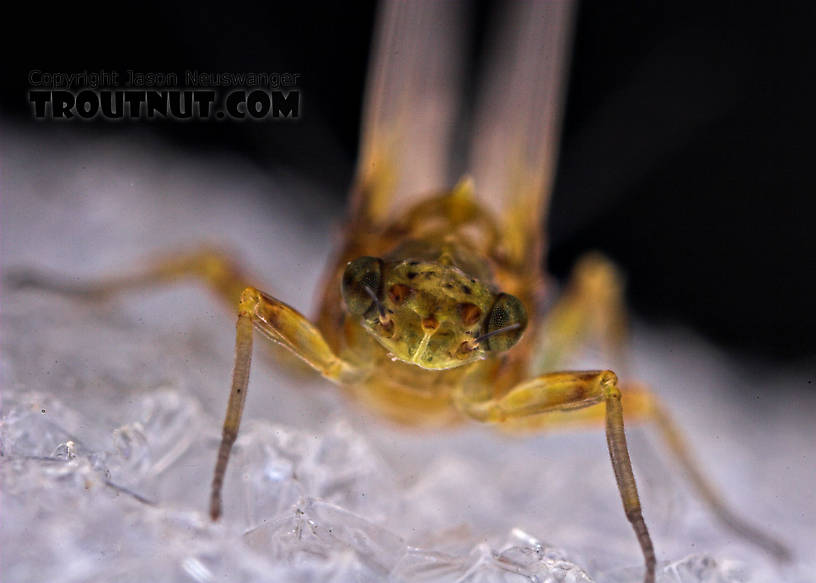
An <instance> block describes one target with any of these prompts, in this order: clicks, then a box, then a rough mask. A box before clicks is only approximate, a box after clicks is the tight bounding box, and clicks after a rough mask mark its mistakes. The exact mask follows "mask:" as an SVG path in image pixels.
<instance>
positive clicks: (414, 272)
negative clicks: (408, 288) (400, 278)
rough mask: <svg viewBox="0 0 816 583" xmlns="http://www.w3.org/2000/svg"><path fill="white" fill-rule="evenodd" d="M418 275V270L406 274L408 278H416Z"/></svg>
mask: <svg viewBox="0 0 816 583" xmlns="http://www.w3.org/2000/svg"><path fill="white" fill-rule="evenodd" d="M416 276H417V274H416V271H409V272H408V273H406V274H405V277H407V278H408V279H414V278H415V277H416Z"/></svg>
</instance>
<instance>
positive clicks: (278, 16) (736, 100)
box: [0, 1, 816, 361]
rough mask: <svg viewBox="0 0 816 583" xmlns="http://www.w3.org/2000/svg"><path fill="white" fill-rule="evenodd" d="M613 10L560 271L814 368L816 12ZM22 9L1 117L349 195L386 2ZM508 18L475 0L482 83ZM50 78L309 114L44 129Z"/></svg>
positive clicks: (475, 54) (559, 252)
mask: <svg viewBox="0 0 816 583" xmlns="http://www.w3.org/2000/svg"><path fill="white" fill-rule="evenodd" d="M614 4H615V5H614V6H613V3H610V2H587V3H585V4H583V5H582V6H581V7H580V9H579V11H578V19H577V26H576V32H575V44H574V48H573V57H574V58H573V63H572V68H571V73H570V75H571V77H570V85H569V93H568V100H567V109H566V120H565V123H564V135H563V142H562V143H563V147H562V153H561V159H560V166H559V172H558V178H557V185H556V192H555V197H554V202H553V208H552V212H551V215H550V225H549V229H550V233H551V247H550V258H549V262H550V268H551V270H552V271H553V272H554V273H555V274H556V275H558V276H559V277H565V276H566V274H567V273H568V271H569V268H570V265H572V263H573V262H574V260H575V258H576V257H577V256H578V255H580V254H581V253H582V252H584V251H585V250H588V249H601V250H603V251H604V252H605V253H607V254H608V255H609V256H611V257H612V258H613V259H614V260H615V261H617V262H618V263H619V264H620V265H621V266H622V267H623V269H624V270H625V272H626V273H627V277H628V295H629V301H630V303H631V304H632V306H633V307H634V309H635V310H636V311H637V312H639V313H640V314H642V315H644V316H647V317H649V318H650V319H652V320H662V321H670V322H681V323H684V324H687V325H689V326H692V327H694V328H695V329H697V330H698V331H700V332H702V333H704V334H705V335H707V336H709V337H711V338H713V339H715V340H716V341H717V342H719V343H721V344H723V345H725V346H728V347H729V348H731V349H733V350H735V351H738V352H741V353H743V354H748V355H752V356H760V357H763V358H767V359H775V360H779V359H781V360H787V361H791V360H798V359H801V358H812V357H813V355H814V354H816V317H815V316H814V308H813V299H812V298H813V284H814V277H813V275H812V273H813V269H814V265H813V262H814V261H813V260H814V257H816V253H814V251H816V244H814V236H813V234H812V230H811V224H812V223H813V220H814V216H816V215H815V214H814V211H816V203H814V197H816V173H814V171H813V169H812V158H813V156H812V153H813V151H814V148H813V147H812V144H813V142H814V136H816V133H814V129H816V126H815V125H814V123H813V117H812V115H811V111H812V108H813V103H814V102H815V101H814V97H816V92H814V90H813V82H812V77H813V74H814V67H813V65H814V62H816V61H814V59H813V44H814V43H813V41H812V40H811V35H812V28H813V26H814V24H813V23H814V22H816V19H814V16H816V14H814V10H813V9H812V8H809V7H807V6H806V5H804V4H803V5H802V6H797V7H791V6H789V7H787V8H785V9H784V11H781V9H779V8H777V7H771V6H770V5H767V4H766V5H764V6H757V7H752V6H749V5H745V4H743V3H733V4H728V3H718V4H716V5H707V4H701V5H700V6H697V7H695V6H692V5H690V4H688V3H676V4H671V5H669V4H666V5H660V4H659V3H649V4H646V3H643V4H642V5H637V6H634V5H626V4H620V3H614ZM712 4H713V3H712ZM17 9H18V10H21V11H22V12H18V14H17V15H16V16H14V17H13V18H12V17H7V18H5V19H4V23H3V24H2V25H0V26H2V34H0V39H2V40H0V49H1V50H2V53H3V55H4V57H3V60H2V71H0V74H2V79H3V83H2V93H0V116H2V119H4V120H6V121H12V122H13V123H18V124H23V125H25V126H26V127H28V128H30V130H31V131H33V132H38V133H40V134H41V135H43V136H44V137H46V135H47V134H56V133H59V132H88V133H105V132H117V133H122V132H131V133H133V134H134V135H135V134H138V133H143V132H154V133H157V134H159V135H160V136H161V137H162V138H163V139H166V140H167V141H168V142H170V143H172V144H174V145H176V146H178V147H181V148H185V149H188V150H190V151H193V152H195V151H201V150H215V151H232V152H238V153H240V154H241V155H243V156H246V157H247V158H248V159H250V160H252V161H254V162H255V163H256V164H258V165H259V166H260V167H262V168H266V169H270V171H272V169H274V168H279V167H281V166H286V167H288V168H292V169H294V170H295V171H298V172H300V173H302V174H303V175H304V176H307V177H309V178H310V179H312V180H315V181H317V182H321V183H323V185H324V186H325V187H327V188H328V189H329V190H330V191H332V192H335V193H336V195H337V196H338V197H345V196H346V189H347V187H348V185H349V182H350V179H351V175H352V170H353V163H354V158H355V152H356V147H357V139H358V125H359V114H360V104H361V100H362V93H363V83H364V77H365V70H366V66H367V61H368V50H369V42H370V38H371V32H372V26H373V22H374V10H375V6H374V3H373V2H360V3H355V4H354V5H353V6H340V5H335V4H328V3H327V4H325V5H324V4H313V3H307V2H301V3H277V2H269V3H263V4H261V3H259V4H258V5H254V4H252V3H248V4H240V5H239V4H222V3H215V2H211V1H208V2H203V3H199V4H198V5H196V6H195V7H180V6H175V5H171V4H165V5H161V6H154V7H149V6H144V5H139V6H138V7H137V6H136V5H132V6H131V5H122V6H119V7H115V6H111V5H108V6H105V7H101V8H91V7H88V6H87V5H82V6H80V5H71V6H63V7H62V8H60V9H59V11H58V12H50V9H49V8H47V7H44V6H40V5H31V6H30V7H28V8H25V7H22V6H18V7H17ZM500 10H502V5H501V4H500V3H492V2H479V3H477V4H476V5H475V7H474V14H473V18H474V26H473V31H474V32H473V43H472V47H471V48H470V56H471V59H470V60H471V63H470V66H471V67H472V69H473V71H474V72H475V71H476V70H478V65H479V60H480V57H481V55H482V53H483V51H484V47H483V45H482V44H480V39H481V38H482V36H483V32H484V31H485V30H486V29H487V28H489V26H490V22H491V19H492V18H493V17H494V16H495V14H496V13H497V12H498V11H500ZM35 68H36V69H42V70H47V71H52V72H57V71H59V72H63V71H65V72H69V71H70V72H75V71H82V70H88V71H95V70H99V69H109V70H110V69H115V70H119V71H120V72H122V73H123V74H124V71H125V70H126V69H134V70H139V71H176V72H178V73H181V72H182V71H184V70H185V69H199V70H201V71H212V72H218V71H233V72H246V71H276V72H292V73H300V74H301V78H300V83H299V85H300V87H301V89H302V93H303V112H302V113H303V115H302V119H301V120H299V121H297V122H294V123H271V124H262V123H217V122H209V123H203V122H192V123H147V122H139V123H123V124H113V123H109V122H104V121H97V122H90V123H87V122H79V121H74V122H70V123H54V122H45V123H43V122H40V123H36V122H33V121H32V120H31V114H30V110H29V107H28V104H27V100H26V90H27V88H28V82H27V73H28V71H29V70H30V69H35ZM470 78H471V79H472V78H473V76H470Z"/></svg>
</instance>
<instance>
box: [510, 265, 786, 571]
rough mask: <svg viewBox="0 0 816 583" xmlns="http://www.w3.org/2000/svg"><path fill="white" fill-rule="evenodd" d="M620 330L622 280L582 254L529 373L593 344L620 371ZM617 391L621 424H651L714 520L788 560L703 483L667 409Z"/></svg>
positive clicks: (556, 420) (628, 390)
mask: <svg viewBox="0 0 816 583" xmlns="http://www.w3.org/2000/svg"><path fill="white" fill-rule="evenodd" d="M626 328H627V327H626V315H625V308H624V304H623V282H622V277H621V276H620V274H619V273H618V271H617V269H616V268H615V267H614V266H613V265H612V264H611V263H610V262H609V261H608V260H607V259H605V258H604V257H602V256H600V255H597V254H591V255H587V256H585V257H583V258H582V259H581V260H580V261H579V262H578V264H577V266H576V268H575V271H574V273H573V275H572V279H571V281H570V283H569V284H568V286H567V289H566V291H565V293H564V295H563V296H562V298H561V299H560V300H559V302H558V303H557V304H556V305H555V307H554V308H553V309H552V310H551V312H550V314H548V316H547V320H546V322H545V324H544V326H543V331H542V334H541V337H540V340H539V351H540V354H539V357H538V359H537V360H536V366H535V370H546V369H549V370H552V369H553V368H555V367H559V366H564V358H565V357H566V356H568V355H569V353H570V352H572V351H574V350H576V349H577V348H578V347H579V346H580V345H581V344H582V343H586V342H587V341H588V340H597V341H599V343H600V345H601V347H602V348H603V349H604V352H605V353H606V354H607V356H608V357H609V358H611V359H612V360H613V361H614V362H616V363H620V364H621V365H623V366H625V364H626V352H627V350H626V336H627V329H626ZM622 388H623V393H624V395H625V397H626V403H627V405H626V418H627V420H628V421H630V422H631V421H634V420H644V421H650V422H653V423H654V424H655V425H656V427H657V428H658V430H659V431H660V434H661V437H662V438H663V441H664V442H665V443H666V445H667V446H668V448H669V451H670V452H671V454H672V455H673V456H674V458H675V459H676V460H677V461H678V462H679V463H680V465H681V467H682V468H683V471H684V472H685V473H686V475H687V476H688V477H689V479H690V480H691V482H692V484H693V485H694V487H695V488H696V489H697V491H698V492H699V495H700V496H701V498H702V499H703V500H704V501H705V503H706V504H707V505H708V506H709V508H710V510H711V512H712V513H713V514H714V516H716V517H717V519H718V520H720V522H722V523H723V524H724V525H725V526H726V527H728V528H729V529H731V530H732V531H733V532H734V533H736V534H737V535H738V536H740V537H742V538H744V539H745V540H747V541H749V542H751V543H753V544H755V545H757V546H759V547H761V548H763V549H765V550H766V551H767V552H769V553H770V554H771V555H773V556H774V557H776V558H777V559H778V560H787V559H788V558H790V551H789V550H788V549H787V548H786V547H785V545H783V544H782V543H780V542H778V541H777V540H775V539H774V538H773V537H772V536H770V535H768V534H766V533H764V532H762V531H761V530H759V529H758V528H756V527H754V526H752V525H750V524H749V523H747V522H746V521H745V520H743V519H742V518H740V517H739V516H738V515H737V514H735V513H734V512H733V511H732V510H731V509H730V508H729V507H728V505H727V504H726V503H725V499H724V498H723V497H722V496H721V495H720V494H719V492H718V491H717V489H716V488H715V487H714V486H713V484H712V483H711V482H710V480H708V479H707V478H706V476H705V472H703V471H702V469H701V468H700V466H699V464H698V463H697V461H696V460H695V459H694V456H693V455H692V454H691V452H690V450H689V448H688V446H687V444H686V440H685V439H684V438H683V435H682V431H681V430H680V428H679V427H678V426H677V425H676V424H675V423H674V422H673V421H672V419H671V416H670V415H669V413H668V409H667V408H666V407H665V406H663V405H662V403H661V402H660V399H659V398H658V397H657V395H655V393H654V392H652V391H651V390H650V389H649V388H647V387H645V386H644V385H642V384H639V383H629V382H625V383H623V387H622ZM602 418H603V417H602V414H601V412H600V411H599V410H597V409H596V408H591V409H586V410H584V411H581V412H575V413H572V414H570V415H562V414H556V415H551V416H548V417H547V418H540V419H528V420H519V421H518V422H517V423H516V425H517V428H524V429H536V428H538V429H540V428H541V427H542V425H545V424H546V425H547V426H559V425H569V424H575V423H584V424H587V423H589V424H595V423H599V422H600V421H601V420H602Z"/></svg>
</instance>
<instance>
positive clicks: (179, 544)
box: [0, 128, 816, 583]
mask: <svg viewBox="0 0 816 583" xmlns="http://www.w3.org/2000/svg"><path fill="white" fill-rule="evenodd" d="M0 136H1V137H0V148H2V152H1V153H2V169H1V170H0V172H2V174H0V181H1V182H0V186H2V209H0V213H1V214H0V221H2V225H0V261H1V262H2V267H3V269H4V270H5V269H7V268H8V267H9V266H12V265H14V266H20V265H22V266H27V267H38V268H43V269H50V270H54V271H58V272H60V273H67V274H70V275H71V276H72V277H76V278H77V280H80V279H82V280H87V279H89V278H93V277H94V276H99V275H104V274H110V273H112V272H116V271H122V270H124V269H127V268H128V267H129V266H131V265H134V264H136V263H138V262H139V261H141V260H144V258H145V257H146V256H150V255H151V254H155V252H156V251H161V250H168V249H174V248H178V247H185V248H190V247H191V246H194V245H195V244H197V243H200V242H202V241H210V242H216V243H223V244H225V245H226V246H227V247H229V248H232V249H234V250H235V251H236V252H237V254H238V255H240V256H242V257H244V258H245V262H246V264H247V265H249V266H251V268H252V269H253V270H254V271H255V272H257V273H258V274H259V275H261V276H262V277H263V278H264V281H265V282H266V283H267V284H268V285H267V286H266V289H268V291H270V292H271V293H274V294H275V295H277V296H279V297H281V298H282V299H284V300H285V301H287V302H289V303H291V304H293V305H294V306H295V307H297V308H299V309H301V310H303V311H307V312H308V311H309V310H310V308H311V305H312V302H311V299H312V298H313V297H314V292H315V290H316V286H317V285H318V281H319V277H320V272H321V268H322V266H323V264H324V262H325V260H326V257H327V254H328V252H329V249H330V245H331V237H330V236H327V233H330V232H331V231H332V225H333V221H334V220H335V217H337V215H338V213H339V212H341V209H340V208H339V207H338V206H337V203H335V202H332V201H331V199H329V198H326V197H322V196H321V193H319V192H315V191H314V190H313V189H312V188H310V187H309V186H308V185H307V184H306V183H303V182H299V181H297V180H295V179H293V178H291V177H287V176H285V175H284V174H283V173H278V174H276V175H275V176H277V177H278V178H277V179H275V180H273V179H270V177H269V175H268V174H264V173H261V172H259V171H258V169H256V168H254V167H252V166H248V165H246V164H244V163H242V162H240V161H236V160H224V159H190V158H185V157H184V156H183V155H180V154H178V153H175V152H173V151H170V150H168V149H166V147H165V146H163V145H161V144H159V143H154V142H150V141H146V140H131V141H130V142H125V141H111V140H102V139H97V140H87V139H78V138H75V137H72V136H70V135H68V134H64V135H62V134H60V135H57V136H55V137H53V138H49V139H48V140H47V141H45V142H43V141H42V139H40V140H39V141H35V140H33V139H32V138H31V137H29V136H27V135H25V134H23V133H20V132H18V131H17V130H16V129H14V128H5V131H2V132H0ZM233 325H234V324H233V320H232V318H231V317H230V315H229V314H227V313H226V312H225V311H224V310H223V309H222V308H221V307H220V306H219V305H218V304H217V303H216V302H214V301H213V300H212V298H211V297H210V296H209V295H208V294H207V293H205V292H203V291H201V289H199V288H197V287H196V286H194V285H181V286H178V287H176V288H173V289H162V290H157V291H155V292H144V293H142V292H140V293H133V294H129V295H127V296H124V297H122V298H118V299H116V300H114V301H111V302H109V303H107V304H104V305H96V306H92V305H89V304H87V303H82V302H76V301H70V300H68V299H65V298H60V297H55V296H51V295H48V294H44V293H41V292H36V291H31V290H26V291H11V290H7V289H4V290H3V293H2V337H0V342H2V344H1V349H2V352H1V353H0V374H2V379H1V380H2V411H1V412H0V454H2V458H0V488H1V492H2V500H1V501H0V503H2V522H0V575H2V579H3V581H10V582H11V581H14V582H19V583H25V582H32V583H33V582H42V581H48V582H53V583H59V582H66V583H68V582H78V581H94V582H96V581H98V582H107V581H134V582H135V581H167V582H171V581H179V582H181V581H185V582H186V581H191V582H192V581H195V582H209V581H231V582H238V581H320V582H323V581H361V582H362V581H366V582H368V581H386V580H388V581H423V582H425V581H462V582H465V581H467V582H498V581H507V582H510V581H513V582H516V581H519V582H521V581H533V582H540V583H544V582H551V581H552V582H588V581H597V582H608V583H613V582H614V583H622V582H624V581H626V582H629V581H640V580H641V577H642V567H641V565H642V562H641V558H640V555H639V552H638V549H637V546H636V543H635V540H634V537H633V535H632V533H631V530H630V528H629V526H628V524H627V523H626V521H625V518H624V516H623V512H622V510H621V506H620V501H619V498H618V494H617V492H616V490H615V486H614V480H613V477H612V471H611V468H610V466H609V462H608V458H607V453H606V449H605V441H604V436H603V433H602V431H600V430H596V431H574V432H566V433H558V434H552V435H547V436H535V437H527V438H511V437H508V436H504V435H501V434H498V433H494V432H492V431H490V430H488V429H486V428H482V427H475V426H473V425H466V426H464V427H463V428H461V429H459V430H454V431H447V432H442V433H427V432H425V433H416V432H411V431H407V430H404V429H399V428H394V427H391V426H389V425H388V424H386V423H384V422H383V421H381V420H379V419H377V418H375V417H373V416H371V415H370V414H369V413H367V412H365V411H363V410H361V409H360V407H359V406H356V405H355V404H354V403H350V402H347V401H346V400H345V399H344V398H343V396H342V395H341V394H340V393H339V391H337V390H335V389H333V388H332V387H330V386H328V385H327V384H326V383H323V382H322V381H319V380H315V379H313V378H311V377H309V376H303V377H294V378H292V377H286V376H284V375H283V374H282V372H281V370H280V369H278V368H277V367H276V366H275V364H274V363H273V362H270V361H269V360H265V359H257V360H256V362H255V366H254V368H253V377H252V381H251V383H250V391H249V397H248V403H247V409H246V415H245V423H244V425H243V427H242V429H241V435H240V438H239V440H238V443H237V445H236V448H235V453H234V456H233V459H232V462H231V465H230V468H229V472H228V477H227V481H226V488H225V497H226V499H225V515H224V519H223V520H222V521H221V522H220V523H218V524H212V523H210V522H209V520H208V518H207V514H206V507H207V497H208V490H209V484H210V479H211V471H212V467H213V464H214V460H215V451H216V447H217V443H218V438H219V435H220V422H221V419H222V416H223V410H224V407H225V404H226V399H227V389H228V383H229V376H230V372H231V370H230V369H231V358H232V343H233V331H234V328H233ZM583 364H585V365H587V366H598V365H602V364H603V363H597V362H592V358H591V356H590V357H588V359H587V360H586V361H585V362H584V363H583ZM635 369H636V371H637V373H638V376H639V377H640V378H641V379H643V380H646V381H648V382H650V383H652V384H653V385H654V386H656V387H657V388H658V391H659V392H660V393H661V394H662V395H664V396H665V398H666V400H667V401H668V402H669V403H670V404H671V405H672V408H673V411H674V412H675V413H676V415H677V418H678V421H679V422H680V424H681V425H682V426H683V427H684V428H685V429H686V431H687V432H688V434H689V438H690V440H691V441H692V443H693V445H694V446H695V450H696V453H697V454H698V456H699V457H700V458H701V459H702V461H703V463H704V466H705V468H706V469H707V470H708V471H709V472H710V474H711V475H712V476H713V478H714V479H715V480H716V482H717V483H718V485H719V486H720V487H721V489H722V490H723V491H725V492H726V493H727V494H728V498H729V500H730V501H731V502H732V505H733V506H735V507H736V508H739V509H740V510H741V512H742V514H745V515H748V516H750V517H751V519H752V521H753V522H755V523H756V524H760V525H763V526H765V527H767V528H768V529H769V530H771V531H772V532H774V533H776V534H778V535H780V536H781V537H782V538H783V539H784V540H785V541H787V542H788V543H789V544H790V545H791V546H792V547H793V548H794V549H795V552H796V561H795V562H794V563H793V564H792V565H789V566H779V565H777V564H775V563H774V562H773V561H771V560H770V559H768V557H766V556H765V555H764V554H763V553H762V552H761V551H757V550H756V549H754V548H752V547H750V546H748V545H746V544H745V543H743V542H742V541H740V540H737V539H735V538H734V537H733V536H732V535H731V534H730V533H729V532H727V531H724V530H723V529H722V528H720V527H719V526H718V525H717V524H716V522H715V521H714V520H713V519H712V517H711V516H710V514H709V513H708V512H707V510H706V509H705V508H704V507H702V505H701V504H700V502H699V501H698V500H697V499H696V498H695V497H694V496H693V494H692V493H691V492H690V489H689V487H688V484H687V483H686V481H685V480H684V479H683V478H682V476H680V475H679V474H678V472H677V471H676V465H675V464H674V463H673V462H672V461H671V460H670V459H666V457H665V456H664V450H663V448H662V444H660V442H659V440H657V439H656V436H655V434H654V432H652V431H650V430H649V429H648V428H643V427H632V428H630V431H629V435H630V445H631V450H632V457H633V460H634V465H635V471H636V473H637V476H638V479H639V485H640V489H641V497H642V501H643V506H644V512H645V516H646V519H647V521H648V524H649V526H650V528H651V531H652V535H653V538H654V541H655V545H656V547H657V552H658V556H659V559H660V565H661V568H660V576H659V581H661V582H664V583H669V582H670V583H691V582H723V583H725V582H728V583H732V582H753V583H759V582H769V583H771V582H772V583H777V582H780V581H790V582H794V583H796V582H806V581H814V580H816V562H814V555H813V544H814V539H815V538H816V532H815V530H816V527H815V526H814V524H816V511H815V510H814V508H816V500H814V487H813V484H814V483H816V457H814V455H813V445H814V437H816V435H815V434H814V430H813V425H812V418H813V415H814V413H816V399H814V396H813V392H812V391H810V392H808V391H802V390H801V389H802V388H803V387H804V385H806V384H807V383H808V382H810V381H813V378H814V376H813V371H778V370H773V369H763V368H759V367H755V366H753V365H751V363H745V362H729V361H727V360H725V359H724V358H723V356H722V355H720V354H718V353H717V352H716V351H715V350H713V349H712V348H711V347H708V346H706V345H705V344H703V343H701V342H700V341H698V340H695V339H693V338H690V337H688V336H686V335H684V334H682V333H677V332H670V331H655V330H650V329H648V328H645V327H643V326H638V327H636V329H635ZM576 565H580V566H581V567H577V566H576Z"/></svg>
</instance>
